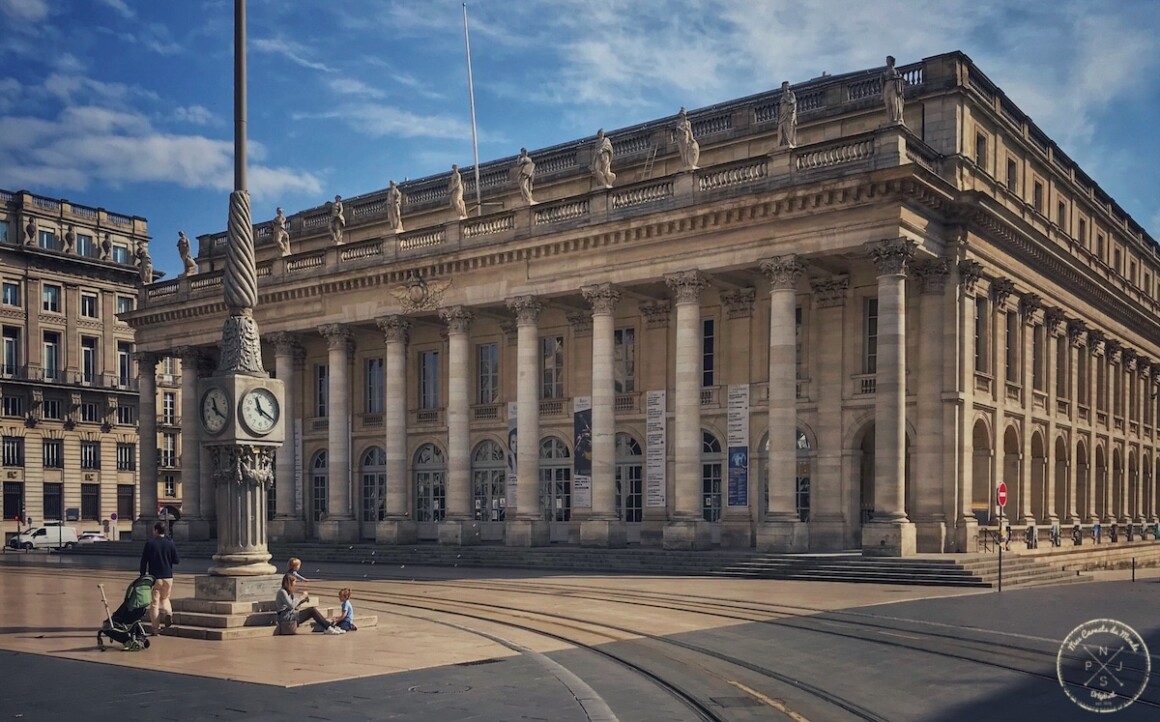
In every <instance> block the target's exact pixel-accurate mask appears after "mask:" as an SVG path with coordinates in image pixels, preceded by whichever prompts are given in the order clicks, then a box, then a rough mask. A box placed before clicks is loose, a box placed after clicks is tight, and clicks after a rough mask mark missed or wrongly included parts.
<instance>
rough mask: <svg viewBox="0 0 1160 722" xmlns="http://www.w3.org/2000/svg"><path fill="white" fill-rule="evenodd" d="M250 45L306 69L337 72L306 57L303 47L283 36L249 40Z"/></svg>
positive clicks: (261, 51)
mask: <svg viewBox="0 0 1160 722" xmlns="http://www.w3.org/2000/svg"><path fill="white" fill-rule="evenodd" d="M250 47H251V48H253V49H254V50H256V51H258V52H260V53H269V54H271V55H281V56H282V57H284V58H286V59H287V60H289V61H290V62H292V63H294V64H296V65H300V66H302V67H303V68H307V69H308V70H319V71H322V72H324V73H336V72H338V71H337V70H335V69H334V68H332V67H330V66H329V65H327V64H326V63H321V62H317V61H314V60H311V59H310V58H308V57H306V50H305V48H303V47H302V46H300V45H298V44H296V43H292V42H290V41H289V40H286V39H285V38H258V39H256V40H253V41H251V45H250Z"/></svg>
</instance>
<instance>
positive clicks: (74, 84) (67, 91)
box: [43, 73, 159, 107]
mask: <svg viewBox="0 0 1160 722" xmlns="http://www.w3.org/2000/svg"><path fill="white" fill-rule="evenodd" d="M43 87H44V90H45V91H47V92H48V94H49V95H51V96H54V97H56V98H57V99H59V100H60V101H61V102H63V103H65V104H74V103H83V102H94V103H99V104H102V105H111V106H115V107H128V106H130V105H131V104H132V103H133V102H135V101H137V100H140V99H142V98H145V99H149V100H158V99H159V97H158V95H157V93H155V92H153V91H152V90H148V89H146V88H142V87H141V86H138V85H127V84H125V83H106V82H103V81H100V80H93V79H92V78H89V77H86V76H83V75H78V74H67V75H66V74H63V73H52V74H51V75H49V76H48V77H47V78H46V79H45V81H44V86H43Z"/></svg>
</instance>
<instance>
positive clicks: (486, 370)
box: [475, 343, 499, 404]
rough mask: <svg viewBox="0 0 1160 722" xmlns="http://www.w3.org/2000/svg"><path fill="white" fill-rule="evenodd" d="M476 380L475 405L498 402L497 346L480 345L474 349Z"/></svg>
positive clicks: (493, 344)
mask: <svg viewBox="0 0 1160 722" xmlns="http://www.w3.org/2000/svg"><path fill="white" fill-rule="evenodd" d="M475 366H476V378H477V388H478V391H477V396H476V403H480V404H494V403H495V402H497V401H499V344H496V343H481V344H479V345H478V346H476V347H475Z"/></svg>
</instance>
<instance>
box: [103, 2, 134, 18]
mask: <svg viewBox="0 0 1160 722" xmlns="http://www.w3.org/2000/svg"><path fill="white" fill-rule="evenodd" d="M101 2H102V3H104V4H105V5H108V6H109V7H111V8H112V9H114V10H116V11H117V12H118V13H120V14H121V17H123V18H125V19H127V20H128V19H132V18H134V17H136V16H137V13H135V12H134V11H133V8H131V7H129V6H128V5H126V4H125V0H101Z"/></svg>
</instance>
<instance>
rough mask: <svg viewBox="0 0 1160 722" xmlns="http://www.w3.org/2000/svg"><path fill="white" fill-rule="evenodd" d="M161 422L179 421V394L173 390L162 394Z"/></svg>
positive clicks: (171, 422)
mask: <svg viewBox="0 0 1160 722" xmlns="http://www.w3.org/2000/svg"><path fill="white" fill-rule="evenodd" d="M161 423H163V424H169V425H170V426H172V425H173V424H175V423H177V394H175V393H174V392H172V391H166V392H165V393H163V394H161Z"/></svg>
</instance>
